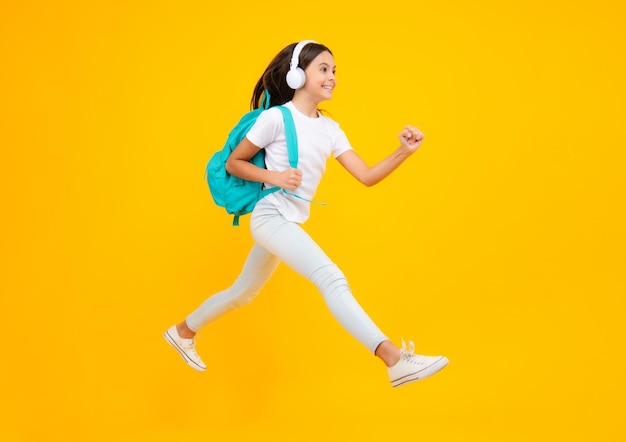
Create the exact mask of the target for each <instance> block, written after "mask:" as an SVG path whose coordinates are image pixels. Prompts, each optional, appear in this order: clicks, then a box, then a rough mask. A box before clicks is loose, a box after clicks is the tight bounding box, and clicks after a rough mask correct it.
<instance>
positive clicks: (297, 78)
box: [287, 68, 306, 89]
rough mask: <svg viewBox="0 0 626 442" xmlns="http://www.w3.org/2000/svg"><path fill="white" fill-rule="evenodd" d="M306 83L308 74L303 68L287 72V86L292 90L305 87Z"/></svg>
mask: <svg viewBox="0 0 626 442" xmlns="http://www.w3.org/2000/svg"><path fill="white" fill-rule="evenodd" d="M305 81H306V74H305V73H304V71H303V70H302V68H295V69H290V70H289V72H287V85H288V86H289V87H290V88H291V89H300V88H301V87H302V86H304V83H305Z"/></svg>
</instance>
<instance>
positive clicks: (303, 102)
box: [291, 90, 319, 118]
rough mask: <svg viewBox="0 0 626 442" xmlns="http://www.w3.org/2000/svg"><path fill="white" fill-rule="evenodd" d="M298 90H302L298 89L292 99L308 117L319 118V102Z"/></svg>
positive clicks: (297, 107)
mask: <svg viewBox="0 0 626 442" xmlns="http://www.w3.org/2000/svg"><path fill="white" fill-rule="evenodd" d="M298 92H300V90H297V91H296V93H295V94H294V96H293V99H292V100H291V102H292V103H293V105H294V106H295V107H296V109H298V110H299V111H300V112H302V113H303V114H304V115H306V116H307V117H311V118H317V117H318V116H319V115H318V113H317V106H318V105H319V102H317V101H315V100H311V99H309V98H308V97H306V96H305V95H304V94H299V93H298Z"/></svg>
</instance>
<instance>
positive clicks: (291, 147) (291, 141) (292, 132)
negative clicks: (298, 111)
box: [276, 106, 298, 169]
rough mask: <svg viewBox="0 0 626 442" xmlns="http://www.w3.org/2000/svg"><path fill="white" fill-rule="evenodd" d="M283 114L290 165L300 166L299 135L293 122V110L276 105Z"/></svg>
mask: <svg viewBox="0 0 626 442" xmlns="http://www.w3.org/2000/svg"><path fill="white" fill-rule="evenodd" d="M276 107H277V108H278V109H280V111H281V112H282V114H283V122H284V123H285V138H286V139H287V155H288V156H289V165H290V166H291V167H293V168H294V169H295V168H297V167H298V136H297V134H296V125H295V124H294V122H293V115H291V111H290V110H289V109H287V108H286V107H285V106H276Z"/></svg>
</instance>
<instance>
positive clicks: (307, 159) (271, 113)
mask: <svg viewBox="0 0 626 442" xmlns="http://www.w3.org/2000/svg"><path fill="white" fill-rule="evenodd" d="M285 106H286V107H287V108H289V110H290V111H291V113H292V115H293V121H294V124H295V126H296V133H297V137H298V169H300V170H301V171H302V184H301V185H300V187H298V188H297V189H296V190H295V191H294V192H292V193H295V194H296V195H298V196H300V197H302V198H305V199H307V200H312V199H313V197H314V196H315V192H316V190H317V186H318V185H319V183H320V180H321V179H322V175H323V174H324V171H325V170H326V160H327V159H328V158H329V157H330V156H331V155H332V156H333V157H334V158H337V157H338V156H339V155H341V154H342V153H344V152H346V151H348V150H352V147H351V146H350V143H349V142H348V139H347V137H346V135H345V133H344V132H343V130H341V128H340V127H339V124H337V123H336V122H335V121H334V120H332V119H330V118H328V117H325V116H323V115H320V116H319V117H318V118H311V117H307V116H306V115H304V114H303V113H301V112H300V111H298V109H296V107H295V106H294V105H293V103H292V102H291V101H290V102H288V103H286V104H285ZM246 138H248V140H249V141H250V142H251V143H252V144H254V145H256V146H258V147H260V148H261V149H265V165H266V167H267V168H268V170H273V171H277V172H282V171H284V170H286V169H289V167H290V166H289V157H288V155H287V142H286V140H285V126H284V123H283V116H282V113H281V112H280V110H279V109H275V108H270V109H268V110H266V111H264V112H262V113H261V114H260V115H259V117H258V119H257V121H256V122H255V123H254V125H253V126H252V128H250V131H249V132H248V134H247V135H246ZM265 185H266V186H267V187H272V185H270V184H268V183H265ZM266 198H267V199H268V200H269V201H270V202H272V203H273V204H274V205H275V206H276V208H277V209H278V211H279V212H280V213H281V214H282V215H283V216H284V217H285V218H286V219H288V220H289V221H293V222H296V223H303V222H305V221H306V220H307V219H308V218H309V214H310V205H311V204H310V203H309V202H308V201H304V200H301V199H300V198H296V197H294V196H289V195H288V194H286V193H285V192H280V191H279V192H274V193H272V194H270V195H268V196H267V197H266Z"/></svg>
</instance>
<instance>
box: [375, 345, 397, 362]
mask: <svg viewBox="0 0 626 442" xmlns="http://www.w3.org/2000/svg"><path fill="white" fill-rule="evenodd" d="M375 354H376V356H378V357H379V358H380V359H381V360H382V361H383V362H384V363H385V365H386V366H387V367H393V366H394V365H396V364H397V363H398V361H400V349H399V348H398V347H396V346H395V345H394V344H393V343H392V342H391V341H383V342H381V343H380V345H379V346H378V347H377V348H376V352H375Z"/></svg>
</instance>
